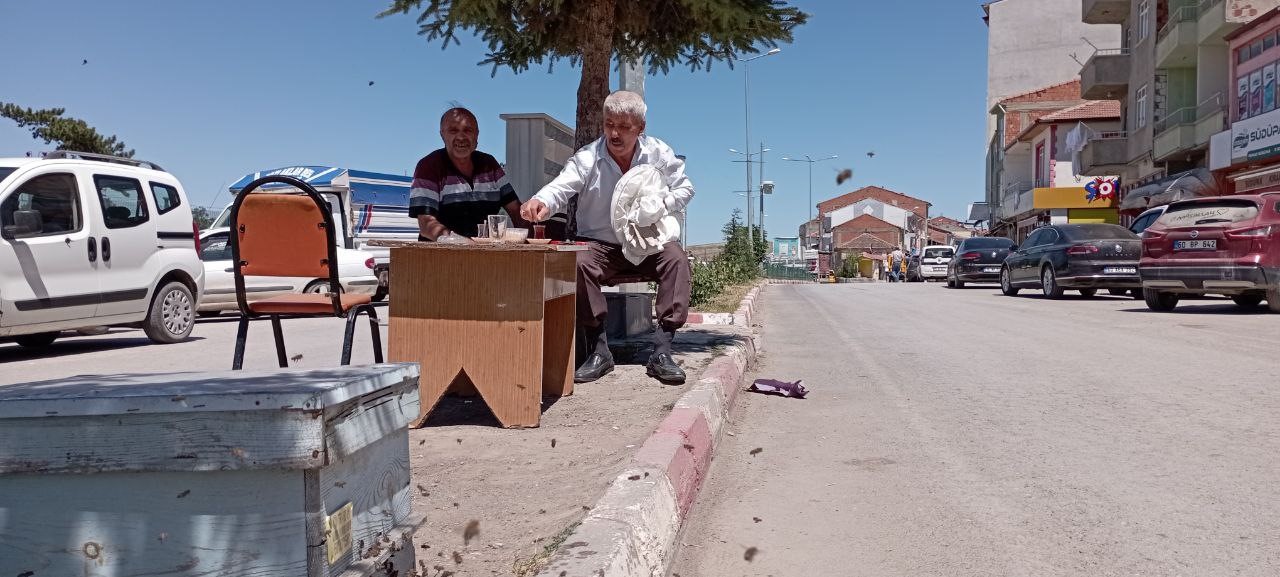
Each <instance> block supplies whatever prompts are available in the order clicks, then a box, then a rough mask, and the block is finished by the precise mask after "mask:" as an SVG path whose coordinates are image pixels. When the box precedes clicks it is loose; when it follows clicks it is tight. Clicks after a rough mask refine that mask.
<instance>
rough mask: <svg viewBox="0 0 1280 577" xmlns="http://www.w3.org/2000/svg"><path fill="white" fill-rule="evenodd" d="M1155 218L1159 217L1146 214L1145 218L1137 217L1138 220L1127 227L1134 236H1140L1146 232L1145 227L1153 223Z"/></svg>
mask: <svg viewBox="0 0 1280 577" xmlns="http://www.w3.org/2000/svg"><path fill="white" fill-rule="evenodd" d="M1157 216H1159V215H1156V214H1148V215H1146V216H1140V217H1138V220H1135V221H1133V224H1131V225H1129V230H1130V231H1132V232H1133V233H1135V234H1141V233H1142V231H1144V230H1147V227H1149V226H1151V223H1152V221H1154V220H1155V219H1156V217H1157Z"/></svg>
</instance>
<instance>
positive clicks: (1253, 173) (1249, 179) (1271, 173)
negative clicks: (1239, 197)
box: [1227, 166, 1280, 194]
mask: <svg viewBox="0 0 1280 577" xmlns="http://www.w3.org/2000/svg"><path fill="white" fill-rule="evenodd" d="M1227 178H1229V179H1231V180H1232V182H1235V183H1236V194H1240V193H1242V192H1250V191H1255V190H1260V189H1263V188H1269V187H1273V186H1276V185H1277V184H1280V166H1268V167H1265V168H1259V169H1257V170H1249V171H1246V172H1240V173H1236V174H1233V175H1231V176H1228V177H1227Z"/></svg>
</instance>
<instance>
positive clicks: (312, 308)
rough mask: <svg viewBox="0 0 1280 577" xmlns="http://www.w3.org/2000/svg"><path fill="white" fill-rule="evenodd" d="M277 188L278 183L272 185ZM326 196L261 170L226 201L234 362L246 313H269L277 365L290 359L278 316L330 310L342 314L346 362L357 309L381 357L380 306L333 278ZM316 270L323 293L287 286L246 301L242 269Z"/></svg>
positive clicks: (334, 256) (240, 355) (240, 354)
mask: <svg viewBox="0 0 1280 577" xmlns="http://www.w3.org/2000/svg"><path fill="white" fill-rule="evenodd" d="M273 183H275V184H283V185H286V186H288V187H292V188H293V189H297V191H290V190H288V189H286V191H284V192H265V191H260V190H259V189H261V188H262V187H263V186H264V185H267V184H273ZM274 188H280V187H278V186H277V187H274ZM327 206H328V205H327V203H326V202H325V201H324V199H322V198H321V197H320V193H319V192H316V189H314V188H312V187H311V185H309V184H307V183H305V182H303V181H301V180H298V179H296V178H293V177H289V176H264V177H262V178H259V179H257V180H255V181H253V182H250V183H249V185H248V186H245V187H244V189H243V190H241V191H240V194H239V196H237V197H236V201H235V204H234V205H232V207H231V230H232V231H233V232H234V234H233V235H232V236H231V255H232V257H231V258H232V261H233V262H234V264H235V278H236V302H237V303H238V304H239V305H240V327H239V328H238V329H237V331H236V353H235V359H234V361H233V362H232V365H231V369H232V370H240V368H241V366H242V365H243V364H244V348H245V341H246V339H247V338H248V336H249V320H250V319H253V318H257V317H260V316H264V315H266V316H269V317H271V328H272V330H273V331H274V333H275V339H276V357H277V358H278V360H279V361H280V366H281V367H288V366H289V358H288V356H287V355H286V354H285V348H284V333H283V332H282V331H281V329H280V317H281V316H282V315H287V316H290V317H317V316H326V317H327V316H335V317H341V318H345V319H347V330H346V334H344V335H343V338H342V364H344V365H347V364H350V363H351V338H352V335H354V333H355V328H356V319H357V317H359V316H360V313H365V314H366V315H368V316H369V330H370V332H372V333H373V358H374V361H375V362H379V363H381V362H382V337H381V334H379V332H378V312H377V310H375V309H374V308H373V305H372V304H371V302H370V300H371V299H370V295H366V294H361V295H349V294H342V286H341V285H340V284H339V283H338V249H337V242H336V234H337V233H336V232H335V228H334V224H333V215H331V214H330V213H329V210H328V208H327ZM246 275H248V276H275V277H318V278H327V279H329V292H328V294H287V295H280V296H275V297H270V298H265V299H261V300H255V301H253V302H248V299H246V298H245V290H244V277H245V276H246Z"/></svg>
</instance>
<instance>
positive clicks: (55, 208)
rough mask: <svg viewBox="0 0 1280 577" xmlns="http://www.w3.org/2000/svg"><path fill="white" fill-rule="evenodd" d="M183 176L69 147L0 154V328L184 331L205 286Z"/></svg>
mask: <svg viewBox="0 0 1280 577" xmlns="http://www.w3.org/2000/svg"><path fill="white" fill-rule="evenodd" d="M195 229H196V227H195V223H194V221H193V220H192V218H191V204H190V202H188V200H187V196H186V193H185V192H184V191H183V189H182V184H181V183H179V182H178V179H177V178H174V177H173V175H171V174H169V173H167V172H164V171H163V170H162V169H161V168H160V167H159V166H156V165H155V164H153V163H149V162H145V161H138V160H132V159H128V158H118V157H113V156H105V155H97V154H87V153H78V152H69V151H56V152H51V153H47V154H45V155H44V157H43V158H0V337H12V338H13V339H14V340H16V341H17V342H18V344H20V345H23V346H28V347H39V346H47V345H49V344H50V343H52V342H53V341H54V339H56V338H58V336H59V334H60V332H61V331H64V330H75V329H88V328H91V327H101V326H136V327H140V328H142V329H143V330H144V331H145V332H146V334H147V336H148V337H149V338H151V340H153V341H155V342H158V343H174V342H178V341H182V340H185V339H186V338H187V337H188V336H189V335H190V334H191V328H192V325H193V321H194V316H195V309H196V305H197V303H198V302H199V300H200V296H201V294H202V292H203V290H204V267H203V266H201V263H200V257H199V256H198V254H197V249H196V242H197V237H196V230H195Z"/></svg>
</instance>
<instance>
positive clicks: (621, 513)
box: [538, 286, 762, 577]
mask: <svg viewBox="0 0 1280 577" xmlns="http://www.w3.org/2000/svg"><path fill="white" fill-rule="evenodd" d="M760 288H761V287H760V286H757V287H755V288H753V289H751V291H750V292H748V293H747V296H746V297H745V298H743V299H742V304H741V305H740V306H739V307H738V310H737V311H736V312H734V313H733V321H734V322H733V324H735V325H740V326H743V327H748V328H750V327H751V319H752V317H753V316H754V313H755V303H756V300H757V298H758V297H759V294H760ZM726 324H728V323H726ZM735 341H736V342H734V343H733V344H732V345H729V346H728V347H726V350H725V353H724V354H723V355H721V356H718V357H716V358H714V359H712V361H711V363H710V364H709V365H707V367H706V368H705V369H703V371H702V373H701V374H699V375H698V380H697V381H696V382H695V383H694V385H693V386H692V387H690V388H689V390H688V391H686V392H685V393H684V395H682V396H681V397H680V399H679V400H678V401H676V403H675V406H674V407H673V408H672V410H671V413H670V414H669V415H667V417H666V418H665V419H663V421H662V422H661V423H660V424H659V425H658V428H657V430H655V431H654V432H653V434H651V435H650V436H649V438H648V439H646V440H645V442H644V443H643V444H642V445H641V446H640V449H639V450H638V451H637V452H636V454H635V456H633V457H632V459H631V462H630V464H629V465H628V466H627V469H626V470H625V471H623V472H622V473H621V474H619V475H618V476H617V477H616V478H615V479H614V480H613V482H612V483H610V484H609V488H608V490H606V491H605V494H604V496H603V497H601V498H600V500H599V501H597V502H596V504H595V506H594V507H592V508H591V510H590V511H589V512H588V513H587V516H586V518H584V519H583V520H582V523H581V524H580V525H578V527H577V529H574V531H573V533H572V534H571V535H569V538H568V539H566V540H565V543H564V544H563V545H561V546H560V549H559V550H557V551H556V553H555V555H554V556H553V557H552V558H551V560H550V562H549V564H548V565H547V566H546V567H545V568H543V569H542V571H540V572H538V577H641V576H649V577H662V576H664V575H666V573H667V568H668V566H669V565H670V563H671V561H672V560H673V559H674V558H675V547H676V538H677V536H678V535H679V532H680V526H681V524H682V523H683V522H684V519H685V515H687V514H688V512H689V508H690V507H691V506H692V505H693V500H694V498H695V497H696V496H697V495H698V490H699V489H700V488H701V487H702V482H703V481H704V480H705V479H706V475H707V470H708V468H709V467H710V465H711V457H712V453H713V452H714V449H715V447H716V445H717V444H718V441H719V438H720V433H721V431H722V430H723V429H724V424H725V421H726V419H727V417H728V414H729V410H730V409H731V408H732V407H733V403H734V401H735V400H736V399H737V397H738V391H739V390H740V389H741V388H742V379H743V376H744V375H746V373H747V370H748V369H749V368H750V367H751V366H752V365H754V364H755V361H756V358H757V356H758V355H760V354H761V351H762V342H761V339H760V336H759V334H752V335H750V336H740V337H737V338H736V340H735Z"/></svg>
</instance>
